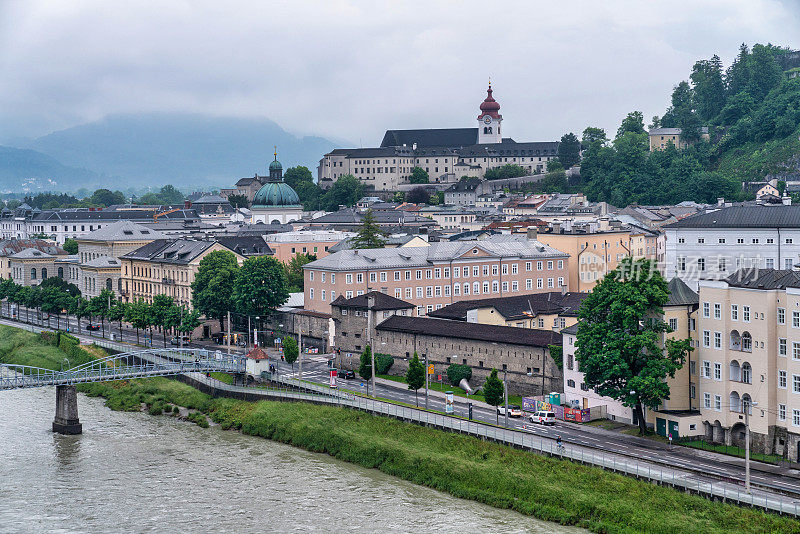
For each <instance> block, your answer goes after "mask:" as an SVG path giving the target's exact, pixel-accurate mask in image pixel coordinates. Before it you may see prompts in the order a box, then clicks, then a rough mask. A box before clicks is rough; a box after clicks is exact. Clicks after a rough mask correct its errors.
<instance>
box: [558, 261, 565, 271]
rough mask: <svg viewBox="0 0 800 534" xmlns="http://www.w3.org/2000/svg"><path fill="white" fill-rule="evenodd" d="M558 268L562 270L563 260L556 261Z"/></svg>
mask: <svg viewBox="0 0 800 534" xmlns="http://www.w3.org/2000/svg"><path fill="white" fill-rule="evenodd" d="M558 268H559V269H563V268H564V260H558Z"/></svg>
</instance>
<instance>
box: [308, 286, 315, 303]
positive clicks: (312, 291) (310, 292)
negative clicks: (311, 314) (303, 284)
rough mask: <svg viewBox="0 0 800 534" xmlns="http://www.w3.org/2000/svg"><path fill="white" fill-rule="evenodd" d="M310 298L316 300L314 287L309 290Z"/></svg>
mask: <svg viewBox="0 0 800 534" xmlns="http://www.w3.org/2000/svg"><path fill="white" fill-rule="evenodd" d="M308 298H310V299H311V300H314V288H313V287H312V288H311V289H309V290H308Z"/></svg>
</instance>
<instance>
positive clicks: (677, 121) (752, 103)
mask: <svg viewBox="0 0 800 534" xmlns="http://www.w3.org/2000/svg"><path fill="white" fill-rule="evenodd" d="M797 59H798V58H797V55H796V54H791V53H790V51H788V50H787V49H782V48H778V47H775V46H772V45H760V44H756V45H754V46H753V48H752V50H750V49H749V48H748V47H747V46H746V45H742V46H741V49H740V51H739V54H738V56H737V57H736V59H735V60H734V62H733V64H731V65H730V66H729V67H728V68H727V69H724V68H723V65H722V62H721V61H720V59H719V57H717V56H716V55H715V56H713V57H712V58H711V59H708V60H700V61H697V62H696V63H695V64H694V67H693V68H692V71H691V73H689V79H688V81H682V82H680V83H678V84H677V85H676V86H675V89H674V91H673V93H672V102H671V105H670V106H669V107H668V108H667V110H666V112H665V113H664V115H663V116H662V117H653V119H652V122H651V124H650V125H649V127H651V128H652V127H676V128H682V129H683V132H684V134H685V136H686V137H687V138H688V139H689V140H691V141H693V142H694V144H693V145H692V146H690V147H689V148H686V149H684V150H677V149H675V148H674V147H672V146H670V148H668V149H667V150H663V151H654V152H650V151H649V139H648V134H647V131H646V129H645V125H644V117H643V116H642V113H641V112H638V111H636V112H632V113H629V114H628V116H627V117H625V119H624V120H623V121H622V124H621V126H620V127H619V130H617V132H616V135H615V136H614V139H613V140H610V141H609V140H608V139H607V138H606V134H605V132H604V131H603V130H602V129H599V128H587V129H586V130H585V131H584V134H583V143H584V147H588V148H586V150H585V152H584V158H583V161H582V163H581V176H582V186H581V187H582V189H583V190H584V192H586V194H587V195H588V197H589V198H590V199H591V200H603V201H607V202H610V203H611V204H614V205H616V206H625V205H628V204H630V203H633V202H637V203H640V204H667V203H670V204H671V203H677V202H681V201H684V200H694V201H697V202H714V201H715V200H716V199H717V197H725V198H726V199H732V200H737V199H738V200H744V199H746V198H748V194H747V193H745V192H744V191H743V189H742V182H756V181H761V180H763V179H765V178H773V177H775V178H778V179H779V180H784V181H785V180H800V140H798V136H799V135H800V77H796V78H793V79H790V77H789V73H790V72H792V71H793V69H794V72H797V67H798V66H800V65H795V64H794V63H796V62H797ZM705 126H707V127H708V129H709V137H710V139H709V141H704V140H701V128H702V127H705Z"/></svg>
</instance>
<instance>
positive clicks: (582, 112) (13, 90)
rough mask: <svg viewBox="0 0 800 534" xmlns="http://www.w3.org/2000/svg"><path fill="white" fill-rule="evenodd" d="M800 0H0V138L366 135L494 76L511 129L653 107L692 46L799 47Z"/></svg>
mask: <svg viewBox="0 0 800 534" xmlns="http://www.w3.org/2000/svg"><path fill="white" fill-rule="evenodd" d="M798 4H800V1H798V0H785V1H779V0H702V1H698V0H672V1H669V2H666V1H664V2H660V1H643V0H642V1H622V0H604V1H602V2H598V1H596V0H594V1H572V0H571V1H569V2H553V1H530V0H529V1H520V2H503V1H490V0H484V1H481V2H466V1H456V0H454V1H449V2H445V1H436V0H426V1H421V2H410V1H406V2H384V1H364V2H359V1H344V0H324V1H321V2H301V1H300V0H296V1H291V2H266V1H252V2H240V1H236V0H226V1H224V2H220V1H219V0H214V1H207V2H206V1H180V2H179V1H169V0H157V1H154V2H147V1H135V2H109V1H107V0H98V1H77V0H75V1H73V0H52V1H37V0H21V1H14V0H11V1H10V2H9V1H8V0H0V73H1V74H0V140H2V139H8V138H11V137H15V136H38V135H43V134H46V133H49V132H50V131H53V130H57V129H62V128H66V127H69V126H73V125H76V124H80V123H84V122H89V121H92V120H96V119H99V118H101V117H103V116H105V115H108V114H113V113H135V112H159V111H177V112H199V113H205V114H211V115H219V116H237V117H264V118H270V119H272V120H274V121H276V122H277V123H279V124H280V125H281V126H283V127H284V128H286V129H287V130H290V131H292V132H295V133H302V134H319V135H323V136H328V137H333V138H337V139H343V140H348V141H350V142H352V143H354V144H356V145H358V144H359V143H362V144H363V146H374V145H376V144H377V143H379V142H380V140H381V138H382V135H383V132H384V130H386V129H388V128H433V127H470V126H475V125H476V121H475V119H476V117H477V114H478V105H479V104H480V102H481V100H482V99H483V98H484V97H485V94H486V92H485V89H486V82H487V79H488V77H489V76H491V79H492V84H493V87H494V89H495V97H496V98H497V100H498V101H499V102H500V104H501V106H502V107H501V113H502V114H503V118H504V119H505V122H504V134H505V135H507V136H511V137H513V138H515V139H516V140H517V141H538V140H550V139H556V138H558V137H560V136H561V134H562V133H564V132H566V131H575V132H576V133H578V132H580V131H581V130H582V129H583V128H584V127H585V126H587V125H597V126H602V127H605V128H606V129H607V130H609V131H613V130H615V129H616V127H617V126H618V124H619V122H620V120H621V118H622V117H623V116H624V114H625V113H627V112H628V111H631V110H634V109H638V110H641V111H643V112H644V113H645V117H647V118H648V119H649V118H650V117H651V116H652V115H654V114H659V115H660V114H661V113H663V111H664V108H665V107H666V105H667V104H668V99H669V94H670V92H671V89H672V87H673V85H674V84H675V83H677V82H678V81H680V80H682V79H686V78H687V77H688V73H689V71H690V69H691V66H692V64H693V63H694V61H695V60H697V59H699V58H708V57H710V56H711V55H712V54H714V53H717V54H719V55H720V57H721V58H722V59H723V61H724V62H725V65H726V66H727V65H728V64H729V63H730V60H731V59H732V57H733V56H734V55H735V53H736V51H737V49H738V46H739V44H740V43H742V42H747V43H748V44H753V43H755V42H763V43H766V42H772V43H774V44H779V45H788V46H791V47H793V48H800V9H798Z"/></svg>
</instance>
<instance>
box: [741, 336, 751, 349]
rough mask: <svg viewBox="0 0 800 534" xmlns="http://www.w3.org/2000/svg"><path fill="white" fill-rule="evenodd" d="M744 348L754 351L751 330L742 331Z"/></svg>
mask: <svg viewBox="0 0 800 534" xmlns="http://www.w3.org/2000/svg"><path fill="white" fill-rule="evenodd" d="M742 350H743V351H744V352H753V338H752V337H750V332H742Z"/></svg>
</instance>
